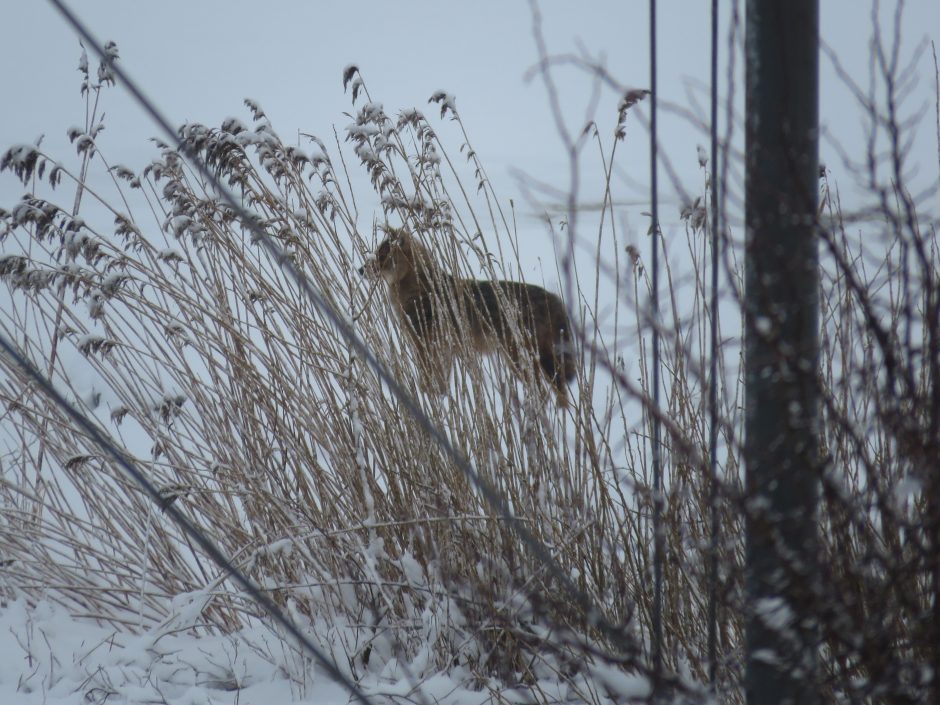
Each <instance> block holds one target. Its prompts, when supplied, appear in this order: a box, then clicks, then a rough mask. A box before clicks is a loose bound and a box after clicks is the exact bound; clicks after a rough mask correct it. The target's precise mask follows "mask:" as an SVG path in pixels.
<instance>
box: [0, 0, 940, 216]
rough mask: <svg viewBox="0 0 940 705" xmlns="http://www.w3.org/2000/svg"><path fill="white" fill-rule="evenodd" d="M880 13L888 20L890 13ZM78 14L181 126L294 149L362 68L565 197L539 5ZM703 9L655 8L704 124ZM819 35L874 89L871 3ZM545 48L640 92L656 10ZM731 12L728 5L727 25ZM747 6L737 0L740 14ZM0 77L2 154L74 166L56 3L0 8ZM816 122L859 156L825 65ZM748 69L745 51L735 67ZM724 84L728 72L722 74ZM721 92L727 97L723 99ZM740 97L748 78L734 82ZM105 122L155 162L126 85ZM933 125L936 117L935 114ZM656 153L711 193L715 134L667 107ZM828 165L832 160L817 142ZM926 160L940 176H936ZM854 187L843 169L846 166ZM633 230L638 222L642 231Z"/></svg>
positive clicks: (549, 36) (679, 85)
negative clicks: (266, 126) (256, 119)
mask: <svg viewBox="0 0 940 705" xmlns="http://www.w3.org/2000/svg"><path fill="white" fill-rule="evenodd" d="M884 4H885V5H888V6H890V7H888V8H887V10H885V11H883V15H885V18H884V21H883V23H882V26H883V27H884V29H885V31H890V29H891V28H890V26H888V23H887V20H888V19H889V18H890V11H892V10H893V6H894V4H893V3H884ZM72 5H73V6H74V9H75V10H76V11H77V12H78V13H79V14H80V15H81V16H82V17H83V19H84V20H85V22H86V23H87V24H88V26H89V27H90V28H91V29H92V31H93V32H94V33H95V34H96V35H97V36H98V37H99V38H101V39H102V40H109V39H110V40H114V41H116V42H117V43H118V46H119V48H120V53H121V60H122V62H123V64H124V66H125V67H126V68H127V69H128V70H129V72H130V73H131V75H133V76H134V77H136V78H137V79H138V80H139V81H140V83H141V85H142V86H143V87H144V89H145V90H146V91H147V93H148V94H149V95H150V96H151V97H152V98H153V99H154V100H155V101H156V103H157V105H159V106H160V108H161V109H162V110H163V111H164V112H165V114H167V115H168V116H169V117H170V119H171V120H172V121H174V122H176V123H180V122H183V121H190V120H191V121H198V122H203V123H206V124H209V125H217V124H218V123H219V122H220V121H221V120H222V119H224V118H225V117H227V116H230V115H235V116H238V117H240V118H243V119H246V118H247V111H246V110H245V108H244V107H243V105H242V99H243V98H245V97H251V98H254V99H256V100H257V101H259V102H260V104H261V105H262V106H263V107H264V109H265V110H266V112H267V114H268V116H269V117H270V118H271V120H272V122H273V123H274V126H275V128H276V129H278V131H279V132H280V133H281V134H282V136H283V137H284V138H285V139H290V137H291V136H292V135H295V134H296V133H297V131H298V130H303V131H308V132H313V133H315V134H318V135H321V136H324V137H327V136H329V134H330V132H331V130H332V127H333V126H334V125H335V126H336V127H338V128H339V129H340V130H341V129H342V127H343V126H344V125H345V124H347V123H348V118H347V117H345V116H344V115H343V112H344V111H348V110H349V109H350V103H349V96H347V95H344V93H343V89H342V85H341V80H340V76H341V72H342V69H343V67H344V66H346V65H347V64H348V63H356V64H357V65H359V66H360V68H361V70H362V74H363V76H364V78H365V80H366V82H367V85H368V87H369V89H370V91H371V93H372V96H373V99H375V100H377V101H379V102H382V103H383V104H384V105H385V108H386V110H387V111H389V112H390V113H393V114H394V113H395V112H396V111H398V110H399V109H402V108H407V107H418V108H420V109H422V110H424V111H425V113H426V114H427V115H428V116H429V117H435V118H436V109H435V107H434V106H430V105H427V99H428V97H429V96H430V95H431V94H432V93H433V92H434V91H436V90H439V89H443V90H446V91H448V92H450V93H452V94H454V95H455V96H456V98H457V106H458V108H459V110H460V112H461V115H462V117H463V119H464V121H465V123H466V125H467V128H468V130H469V132H470V137H471V140H472V141H473V143H474V146H475V148H476V149H477V152H478V153H479V155H480V156H481V158H482V160H483V163H484V165H485V166H486V168H487V169H488V171H489V174H490V176H491V177H492V178H493V179H494V180H495V181H496V183H497V187H498V190H499V192H500V193H501V195H502V196H503V197H504V198H509V197H514V196H515V197H517V198H518V194H517V193H516V189H515V182H514V179H513V177H512V176H511V175H510V174H511V171H512V170H514V169H515V170H520V171H523V172H526V173H530V174H533V175H535V176H537V177H538V178H539V179H543V180H545V181H548V182H551V183H553V184H556V185H558V186H559V187H564V186H565V184H566V178H567V161H566V156H565V154H564V152H563V149H562V145H561V142H560V140H559V138H558V134H557V131H556V127H555V125H554V122H553V119H552V115H551V111H550V109H549V106H548V101H547V99H546V94H545V90H544V88H543V86H542V84H541V83H540V82H539V81H538V80H533V81H530V82H528V83H527V82H526V81H524V78H523V76H524V74H525V72H526V70H527V69H528V68H530V67H531V66H532V65H533V64H534V63H535V61H536V58H537V52H536V48H535V42H534V40H533V33H532V16H531V12H530V7H529V4H528V3H526V2H523V1H522V0H517V1H510V2H506V1H504V0H484V1H482V2H472V3H470V2H439V1H434V0H421V1H411V2H407V3H387V2H364V1H361V0H360V1H353V2H334V1H328V2H272V3H265V4H262V3H257V2H246V1H245V0H232V1H229V2H225V3H222V2H199V1H194V0H189V1H188V2H183V1H181V0H164V1H162V2H159V3H157V2H150V3H144V2H128V1H127V0H95V1H94V2H75V1H74V0H73V2H72ZM710 6H711V3H710V2H707V1H705V0H696V1H693V0H661V1H660V3H659V5H658V7H659V46H660V51H659V60H660V74H659V81H660V98H661V100H663V101H664V102H670V103H674V104H676V105H679V106H683V107H685V108H687V109H688V110H690V111H691V112H692V113H694V114H696V115H699V116H700V117H701V118H702V119H703V120H704V119H706V118H707V105H708V103H707V97H708V51H709V32H708V28H709V21H710V20H709V10H710ZM821 6H822V9H821V19H822V36H823V39H824V41H825V42H826V43H827V45H828V46H830V47H831V48H832V49H833V51H834V52H835V53H836V54H837V55H838V56H839V57H840V60H841V62H842V63H843V65H844V66H845V68H846V70H847V71H848V73H849V74H850V75H852V76H853V77H855V78H857V80H858V81H859V83H860V84H861V85H862V86H867V84H868V78H867V76H868V71H869V59H870V57H871V51H870V47H869V37H870V34H871V19H870V4H869V3H868V2H866V1H864V0H823V1H822V2H821ZM905 7H906V10H905V13H906V14H905V18H904V41H905V46H906V52H905V55H906V56H909V55H910V53H911V52H912V50H913V48H914V47H915V46H916V45H917V43H918V42H919V41H921V40H922V39H923V38H924V37H929V36H930V35H931V34H933V35H937V34H940V3H938V2H936V1H935V0H914V1H912V2H908V3H905ZM540 8H541V12H542V15H543V18H544V30H545V36H546V41H547V45H548V49H549V52H550V53H552V54H567V53H586V54H588V55H590V56H591V57H593V58H595V59H603V61H604V62H605V63H606V65H607V67H608V68H609V70H610V72H611V73H612V74H613V75H614V76H615V77H616V78H617V79H618V80H619V81H620V82H621V83H622V84H624V85H626V86H628V87H646V86H647V85H648V82H649V78H648V76H649V68H648V38H647V31H648V29H647V28H648V15H647V11H648V2H647V1H646V0H629V1H628V0H619V1H618V0H611V1H607V2H582V3H572V2H562V1H561V0H550V1H546V2H542V3H540ZM730 10H731V3H728V2H723V3H721V12H722V13H724V15H723V20H724V22H723V25H724V26H725V28H727V22H728V19H729V15H730ZM741 11H742V12H743V4H742V9H741ZM0 26H3V27H4V28H5V32H4V41H3V42H2V43H0V85H2V90H3V95H4V100H3V103H4V110H3V113H2V117H0V146H3V147H6V146H7V145H9V144H10V143H15V142H30V141H33V140H34V139H35V138H36V137H37V136H38V135H39V134H41V133H44V134H45V136H46V137H45V139H46V141H45V146H46V147H47V149H48V151H49V152H51V153H52V154H54V155H57V156H59V157H60V158H61V157H63V156H64V155H70V156H74V150H73V149H72V148H71V147H70V146H68V143H67V139H66V137H65V130H66V128H67V127H68V126H69V125H73V124H81V122H82V119H83V104H82V102H81V100H80V97H79V95H78V85H79V76H78V73H77V72H76V70H75V68H76V65H77V61H78V56H79V51H80V49H79V47H78V41H77V38H76V37H75V35H74V34H73V32H72V31H71V29H70V28H69V27H67V26H66V24H65V22H64V21H63V20H62V19H61V18H60V17H59V16H58V15H57V13H56V12H55V10H54V9H53V8H52V7H51V6H50V5H49V4H48V3H46V2H44V1H42V0H6V2H4V3H3V5H2V6H0ZM726 37H727V32H726V31H723V33H722V40H721V41H722V45H721V51H722V57H723V58H722V63H723V65H724V64H725V62H726V61H727V39H726ZM96 64H97V62H96V61H94V63H93V65H96ZM821 64H822V90H821V113H822V122H823V125H824V127H825V126H828V128H829V129H830V131H831V132H833V133H835V134H836V135H838V137H839V139H840V141H842V142H844V143H845V144H846V145H847V147H848V148H849V149H850V150H853V151H854V152H855V153H858V152H859V148H860V147H862V146H863V142H862V141H861V140H862V137H863V133H862V130H861V128H860V126H861V124H862V123H861V118H860V116H859V111H858V109H857V107H856V106H855V105H854V104H853V102H852V100H851V98H850V95H849V93H848V92H847V91H846V89H845V88H844V86H842V84H841V83H840V82H839V81H838V80H837V79H836V78H835V77H834V72H833V71H832V66H831V63H830V62H829V61H828V60H827V59H825V58H824V59H823V60H822V62H821ZM738 68H739V69H740V57H739V58H738ZM919 68H920V71H919V75H920V82H919V83H918V85H917V88H916V91H915V93H914V95H913V97H912V98H911V99H910V107H911V110H914V109H916V108H918V107H920V106H921V105H927V106H928V107H930V108H932V106H933V100H934V96H933V75H932V61H931V59H930V51H929V47H928V51H927V54H926V55H925V57H924V59H923V60H922V61H921V63H920V64H919ZM723 75H724V70H723ZM557 77H558V79H559V81H560V85H561V97H562V103H563V105H564V109H565V113H566V119H567V120H568V122H569V125H570V126H571V128H572V129H573V130H575V131H577V130H578V129H580V127H581V126H582V125H583V124H584V121H585V117H586V115H587V109H588V106H589V104H590V96H591V88H592V83H591V80H590V79H589V77H588V76H587V75H586V74H584V73H583V72H580V71H577V70H575V69H571V68H561V69H559V70H558V72H557ZM723 90H724V89H723ZM735 92H736V97H737V98H738V102H739V103H740V99H741V97H742V96H743V86H742V85H740V84H739V85H737V86H736V87H735ZM617 97H618V96H616V95H614V94H613V92H611V91H604V92H602V94H601V100H600V102H599V104H598V105H597V109H596V111H595V114H594V117H596V118H597V120H598V122H599V124H600V126H601V130H602V134H604V135H609V134H610V130H611V129H612V127H613V122H614V120H615V105H616V101H617ZM105 100H106V103H105V110H106V112H107V115H108V118H107V120H106V123H107V130H106V132H105V133H104V134H103V135H102V137H101V146H102V149H103V150H105V152H106V155H107V156H108V157H109V158H110V159H111V160H113V161H119V162H122V163H125V164H127V165H128V166H130V167H131V168H133V169H140V168H141V167H143V166H144V164H145V163H146V162H147V160H148V159H149V158H151V157H152V156H154V151H153V148H152V145H150V144H149V143H148V142H147V141H146V140H147V138H148V137H150V136H152V135H155V134H156V132H157V130H156V127H155V126H154V125H153V124H152V123H151V122H150V120H149V119H148V118H147V117H146V116H145V115H144V114H143V113H142V112H141V111H140V110H139V109H137V108H136V107H134V106H133V105H132V104H131V103H130V100H129V98H128V97H127V96H126V95H125V94H124V93H123V91H111V92H110V93H109V95H107V96H106V98H105ZM927 117H928V118H930V117H932V116H931V115H930V113H928V115H927ZM432 123H433V124H435V125H436V126H437V128H438V131H439V132H440V134H441V137H442V139H443V140H444V143H445V144H448V145H451V147H452V151H453V152H455V153H456V150H457V148H458V147H459V145H460V142H461V139H460V137H459V135H458V133H457V131H456V129H451V128H450V127H449V126H448V125H447V123H440V121H437V120H432ZM932 126H933V121H932V120H926V121H925V124H924V125H923V126H922V127H921V130H920V134H919V136H918V142H917V143H916V149H915V150H914V151H915V157H916V158H921V156H923V158H925V159H927V162H926V164H925V167H924V168H922V169H921V172H922V173H927V172H929V173H932V174H934V175H935V174H936V160H935V158H934V155H935V154H936V136H935V134H934V130H933V129H931V128H932ZM661 128H662V141H663V144H664V151H665V152H666V153H667V154H668V156H669V157H670V158H671V159H672V160H673V162H674V163H675V165H676V167H677V169H678V171H679V173H680V175H681V178H682V180H683V181H684V182H686V186H687V187H689V188H691V189H692V190H693V192H696V191H697V190H699V189H700V188H701V172H700V171H699V169H698V165H697V163H696V151H695V147H696V145H697V144H700V143H706V140H707V138H706V136H705V135H703V134H701V133H700V131H699V130H698V129H697V128H695V127H693V126H691V125H690V124H689V121H688V119H687V118H686V117H682V116H676V115H672V114H670V113H669V112H668V111H665V110H664V111H663V113H662V117H661ZM618 153H619V159H618V164H619V166H620V168H621V169H622V171H623V173H624V174H626V175H627V176H628V178H629V179H631V180H636V181H637V182H639V183H640V184H645V183H647V182H648V171H649V167H648V163H647V159H648V157H647V154H648V152H647V145H646V135H645V133H644V131H643V130H642V129H641V128H640V126H639V124H638V123H637V122H636V121H635V120H634V121H632V122H631V123H630V124H629V126H628V139H627V142H626V144H625V145H622V146H621V147H620V149H619V152H618ZM587 154H588V156H587V157H586V160H585V163H584V164H585V166H584V179H585V181H584V191H583V193H582V200H583V201H586V202H590V201H592V200H597V199H599V198H600V195H601V193H600V191H599V188H600V187H599V182H600V169H599V167H598V166H597V163H596V161H595V159H594V156H593V155H594V154H596V149H588V150H587ZM823 158H824V159H825V160H826V161H827V163H829V164H830V166H835V164H834V161H835V157H834V153H833V152H832V150H831V149H830V148H829V147H827V146H825V145H824V147H823ZM931 166H932V169H931ZM837 176H838V177H839V178H842V179H846V177H847V176H848V175H846V174H837ZM21 191H22V189H21V188H20V187H19V186H18V185H17V184H16V183H15V182H14V181H13V180H12V179H11V178H10V177H8V176H4V177H3V178H0V201H2V202H3V203H4V204H9V203H10V201H11V200H13V199H16V198H18V197H19V195H20V193H21ZM663 193H664V201H665V205H664V217H665V218H666V219H667V220H668V219H669V218H674V214H675V213H677V208H678V204H677V203H676V200H675V197H674V196H672V195H671V194H670V190H669V189H668V187H666V188H664V189H663ZM617 196H618V197H619V198H622V199H626V200H631V199H639V198H642V196H643V192H642V189H636V188H628V187H626V186H625V185H621V187H620V193H618V194H617ZM634 225H637V223H636V222H634Z"/></svg>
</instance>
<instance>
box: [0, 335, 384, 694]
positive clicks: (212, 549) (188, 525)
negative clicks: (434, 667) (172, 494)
mask: <svg viewBox="0 0 940 705" xmlns="http://www.w3.org/2000/svg"><path fill="white" fill-rule="evenodd" d="M0 349H2V350H3V352H4V353H6V354H7V355H8V356H9V357H10V359H12V360H13V361H14V362H15V363H16V364H17V365H18V366H19V367H20V369H21V370H22V371H23V372H24V373H25V374H26V375H27V376H29V377H30V378H31V379H32V380H33V381H34V382H35V383H36V384H37V385H38V386H39V388H40V389H42V391H43V393H44V394H45V395H46V396H47V397H49V398H50V399H51V400H52V401H53V402H55V404H56V405H57V406H59V407H60V408H61V409H62V410H63V411H65V413H66V414H68V415H69V417H71V419H72V421H74V422H75V425H76V426H78V427H79V428H80V429H81V430H82V431H84V432H85V433H87V434H88V436H89V438H91V440H92V441H94V442H95V444H96V445H98V447H99V448H101V449H102V450H104V451H105V452H106V453H107V454H108V455H110V456H111V457H112V458H113V459H114V461H115V462H116V463H117V464H118V465H119V466H120V467H121V469H122V470H124V472H126V473H127V474H128V475H129V476H130V477H132V478H133V479H134V480H135V481H136V482H137V484H138V485H140V486H141V487H142V488H143V489H144V491H145V492H146V493H147V494H148V495H149V496H150V499H152V500H153V501H154V502H155V503H156V504H157V505H159V506H160V507H161V509H163V511H164V512H166V513H167V514H169V516H170V518H171V519H172V520H173V521H174V522H176V524H177V525H179V527H180V528H182V529H183V531H184V532H186V535H187V536H189V537H190V538H191V539H192V540H193V541H195V542H196V543H197V544H198V545H199V547H200V548H201V549H202V550H203V551H205V552H206V554H207V555H208V556H209V557H210V558H211V559H212V560H213V561H214V562H215V563H216V565H218V566H219V567H220V568H221V569H222V570H224V571H225V572H227V573H229V574H230V575H231V576H232V578H234V580H235V582H237V583H238V584H239V585H241V587H242V588H243V589H244V590H245V592H247V593H248V594H249V595H250V596H251V598H252V599H253V600H254V601H255V602H256V603H257V604H258V605H259V606H260V607H261V608H262V609H264V611H265V612H267V613H268V614H269V615H271V617H273V618H274V619H275V620H276V621H277V623H278V624H280V625H281V626H282V627H284V629H286V630H287V631H288V632H289V633H290V635H291V636H293V637H294V638H295V639H297V641H298V642H299V643H300V644H301V645H302V646H303V647H304V648H305V649H307V651H309V652H310V654H311V655H312V656H313V657H314V658H315V659H316V661H317V662H318V663H319V664H320V665H321V666H323V668H324V670H325V671H326V672H327V674H328V675H329V676H330V677H331V678H333V679H335V680H336V681H337V682H338V683H339V684H341V685H342V686H343V687H345V688H346V689H347V690H348V691H349V692H350V693H351V694H352V695H353V696H354V697H355V698H356V700H358V701H359V702H360V703H362V705H372V704H371V701H370V700H369V699H368V698H367V697H366V695H365V694H364V693H363V692H362V691H361V690H360V689H359V687H358V686H357V685H356V684H355V683H354V682H353V681H352V680H351V679H350V678H349V677H348V676H347V675H346V674H345V673H343V672H342V671H340V670H339V669H338V668H337V667H336V665H335V664H334V663H333V662H332V661H331V660H330V659H329V658H328V657H327V656H326V655H325V654H324V653H323V652H322V651H321V650H320V649H318V648H317V647H316V646H315V645H314V644H313V642H311V641H310V639H309V638H308V637H307V636H306V635H304V634H303V633H302V632H301V631H300V630H299V629H298V628H297V627H296V626H295V625H294V623H293V622H292V621H291V620H290V619H288V618H287V616H286V615H285V614H284V613H283V612H282V611H281V610H280V609H279V608H278V607H277V605H275V604H274V602H273V601H272V600H271V599H270V598H269V597H268V596H267V595H265V594H264V593H263V592H261V589H260V588H259V587H258V586H257V585H255V583H254V582H253V581H252V580H251V579H250V578H249V577H248V576H246V575H245V574H244V573H242V572H241V571H240V570H239V569H238V568H237V567H235V566H234V565H233V564H232V563H231V561H229V559H228V558H227V557H226V556H225V554H223V553H222V551H221V550H220V549H219V547H218V546H216V545H215V543H213V542H212V541H211V540H210V539H209V538H208V537H206V535H205V534H204V533H203V532H202V531H201V530H200V529H199V528H198V527H197V526H196V525H195V524H193V523H192V522H191V521H190V520H189V519H187V518H186V516H185V515H184V514H183V513H182V512H181V511H180V510H179V509H177V508H176V506H175V505H174V504H172V503H169V504H168V503H166V502H164V501H163V497H162V496H161V495H160V490H158V489H157V487H156V486H155V485H154V484H153V483H152V482H150V480H148V479H147V476H146V474H145V473H144V472H143V470H141V469H140V468H139V467H137V465H136V464H135V463H134V462H132V461H131V460H130V459H129V458H128V456H127V454H126V453H123V452H122V451H121V450H120V449H119V448H118V447H117V445H116V444H115V443H114V441H113V440H111V438H110V437H109V436H108V435H106V434H105V433H104V432H103V431H102V430H101V429H99V428H98V426H97V425H96V424H95V422H93V421H92V420H91V419H89V418H88V416H86V415H85V414H83V413H82V412H81V411H79V410H78V409H76V408H75V406H74V405H72V404H71V403H69V401H68V400H67V399H66V398H65V397H64V396H62V393H61V392H59V390H58V389H56V388H55V386H54V385H53V384H52V382H50V381H49V380H48V379H47V378H46V377H45V376H44V375H43V373H42V372H40V371H39V370H38V369H37V368H36V366H35V365H33V363H32V362H30V361H29V360H28V359H27V358H26V357H25V356H24V355H23V353H21V352H20V351H19V350H17V349H16V347H15V346H14V345H13V344H12V343H11V342H10V341H8V340H7V339H6V336H4V335H2V334H0Z"/></svg>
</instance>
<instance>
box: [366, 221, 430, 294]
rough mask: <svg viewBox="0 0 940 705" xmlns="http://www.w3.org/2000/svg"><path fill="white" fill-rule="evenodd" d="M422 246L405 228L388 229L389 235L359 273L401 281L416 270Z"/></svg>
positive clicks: (395, 281) (394, 281)
mask: <svg viewBox="0 0 940 705" xmlns="http://www.w3.org/2000/svg"><path fill="white" fill-rule="evenodd" d="M422 252H423V250H422V247H421V245H419V244H418V243H417V242H415V241H414V239H412V237H411V236H410V235H409V234H408V233H407V232H405V231H404V230H396V229H393V228H389V229H388V235H386V237H385V239H384V240H382V243H381V244H380V245H379V246H378V247H377V248H376V250H375V252H374V253H372V254H371V255H369V256H368V257H367V258H366V261H365V264H363V265H362V266H361V267H360V268H359V273H360V274H363V275H365V276H367V277H370V278H375V277H382V279H384V280H385V281H386V282H387V283H388V284H396V283H398V282H400V281H401V280H402V279H403V278H404V277H405V276H406V275H408V274H409V273H410V272H412V271H414V269H415V265H416V263H417V262H418V259H419V258H420V257H421V255H422Z"/></svg>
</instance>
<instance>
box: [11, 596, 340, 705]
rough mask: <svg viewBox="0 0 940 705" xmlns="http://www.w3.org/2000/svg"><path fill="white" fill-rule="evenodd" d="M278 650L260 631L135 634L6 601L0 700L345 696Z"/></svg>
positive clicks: (325, 702) (322, 700) (323, 700)
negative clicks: (301, 674)
mask: <svg viewBox="0 0 940 705" xmlns="http://www.w3.org/2000/svg"><path fill="white" fill-rule="evenodd" d="M285 657H286V659H287V660H290V659H291V658H292V657H291V655H288V654H284V653H282V651H281V642H280V641H279V640H278V639H277V638H276V637H274V636H273V635H272V634H271V633H270V632H266V631H264V630H262V629H259V630H257V632H256V633H253V634H243V635H242V638H240V639H235V638H231V637H219V636H206V635H203V636H199V635H193V634H192V633H179V634H173V633H170V634H164V635H163V636H157V637H155V635H154V632H152V631H151V632H147V633H145V634H143V635H139V636H138V635H128V634H126V633H119V632H117V631H115V630H114V629H113V628H108V627H102V626H99V625H96V624H94V623H93V622H91V621H89V620H79V619H73V618H72V617H70V616H69V614H68V613H67V612H66V611H65V610H64V609H62V608H60V607H56V606H54V605H52V604H50V603H41V604H39V605H38V606H37V607H36V608H34V609H28V608H27V607H26V605H25V604H24V603H22V602H15V603H12V604H10V605H8V606H7V607H6V608H4V609H3V610H2V611H0V702H2V703H6V704H8V705H10V704H13V703H15V704H17V705H19V704H20V703H22V704H24V705H25V704H27V703H29V704H32V703H37V704H38V703H46V704H48V705H55V704H57V703H79V702H83V703H104V702H108V703H114V702H161V703H162V702H167V703H173V704H177V703H179V704H181V705H182V704H184V703H185V704H187V705H188V704H189V703H219V704H220V705H222V704H225V703H239V704H240V705H248V704H249V703H267V704H270V705H276V704H277V703H318V704H320V705H331V704H332V703H346V702H348V694H347V693H346V692H345V691H344V690H343V689H342V688H340V687H339V686H337V685H336V684H334V683H332V682H329V681H327V680H325V679H322V678H317V677H316V675H315V669H314V668H312V667H309V666H308V668H307V669H306V670H307V673H308V678H307V679H306V682H303V680H301V679H296V678H293V679H292V678H291V677H290V675H289V674H288V670H287V669H285V668H284V667H283V666H282V665H277V663H276V662H278V661H280V662H281V663H282V664H283V662H284V661H285ZM291 670H293V669H291ZM297 670H301V669H297ZM310 673H314V676H313V678H309V674H310Z"/></svg>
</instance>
